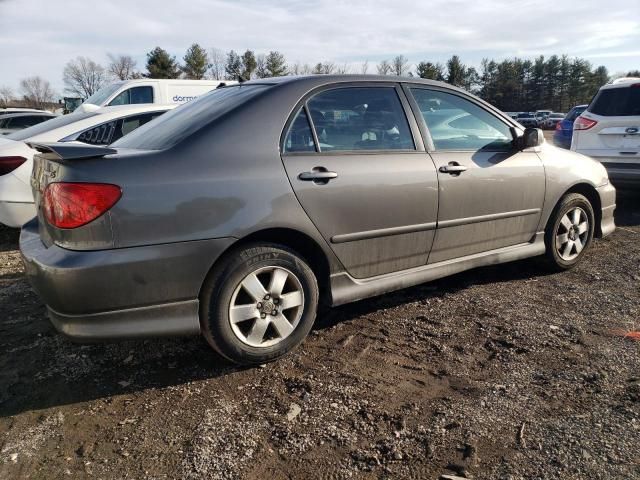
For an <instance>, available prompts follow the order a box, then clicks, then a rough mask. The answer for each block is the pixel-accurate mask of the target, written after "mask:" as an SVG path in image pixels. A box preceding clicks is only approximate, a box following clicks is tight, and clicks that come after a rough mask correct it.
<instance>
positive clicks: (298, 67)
mask: <svg viewBox="0 0 640 480" xmlns="http://www.w3.org/2000/svg"><path fill="white" fill-rule="evenodd" d="M288 68H289V74H290V75H309V74H311V72H312V68H311V67H310V66H309V64H308V63H304V64H301V63H300V62H299V61H298V62H296V63H294V64H293V65H289V67H288Z"/></svg>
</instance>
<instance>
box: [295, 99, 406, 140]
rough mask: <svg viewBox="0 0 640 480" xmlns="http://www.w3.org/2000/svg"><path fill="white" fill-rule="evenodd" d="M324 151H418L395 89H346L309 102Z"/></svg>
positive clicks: (311, 114) (317, 134)
mask: <svg viewBox="0 0 640 480" xmlns="http://www.w3.org/2000/svg"><path fill="white" fill-rule="evenodd" d="M307 107H308V109H309V114H310V116H311V121H312V122H313V127H314V129H315V133H316V136H317V138H318V143H319V149H320V151H322V152H338V151H343V152H344V151H359V150H415V144H414V142H413V136H412V134H411V129H410V128H409V122H408V121H407V117H406V116H405V113H404V109H403V108H402V103H401V102H400V98H399V97H398V93H397V92H396V89H395V87H344V88H336V89H332V90H327V91H324V92H321V93H319V94H317V95H316V96H314V97H312V98H311V99H310V100H309V101H308V102H307Z"/></svg>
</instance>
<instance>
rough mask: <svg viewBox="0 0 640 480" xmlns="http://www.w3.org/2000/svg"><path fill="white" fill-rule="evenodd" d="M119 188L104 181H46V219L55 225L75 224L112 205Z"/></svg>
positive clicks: (66, 225) (44, 208) (72, 225)
mask: <svg viewBox="0 0 640 480" xmlns="http://www.w3.org/2000/svg"><path fill="white" fill-rule="evenodd" d="M121 196H122V189H121V188H120V187H118V186H117V185H111V184H108V183H69V182H57V183H50V184H49V185H47V188H46V189H45V191H44V202H43V210H44V215H45V217H46V219H47V221H48V222H49V223H50V224H51V225H53V226H54V227H58V228H77V227H80V226H82V225H86V224H87V223H89V222H92V221H93V220H95V219H96V218H98V217H99V216H100V215H102V214H104V213H105V212H106V211H108V210H109V209H110V208H111V207H113V206H114V205H115V204H116V202H117V201H118V200H120V197H121Z"/></svg>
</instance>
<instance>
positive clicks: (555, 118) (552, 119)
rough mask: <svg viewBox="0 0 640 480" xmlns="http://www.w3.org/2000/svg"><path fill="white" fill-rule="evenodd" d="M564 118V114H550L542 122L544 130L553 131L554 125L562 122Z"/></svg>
mask: <svg viewBox="0 0 640 480" xmlns="http://www.w3.org/2000/svg"><path fill="white" fill-rule="evenodd" d="M565 116H566V113H558V112H553V113H552V114H550V115H549V116H548V117H547V118H546V119H545V121H544V123H543V125H544V128H546V129H548V130H553V129H554V128H556V125H557V124H558V123H560V122H561V121H562V119H563V118H564V117H565Z"/></svg>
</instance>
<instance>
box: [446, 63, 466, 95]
mask: <svg viewBox="0 0 640 480" xmlns="http://www.w3.org/2000/svg"><path fill="white" fill-rule="evenodd" d="M465 70H466V67H465V66H464V64H463V63H462V62H461V61H460V57H458V56H457V55H454V56H452V57H451V58H450V59H449V60H447V83H449V84H451V85H455V86H457V87H462V86H463V85H464V75H465Z"/></svg>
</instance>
